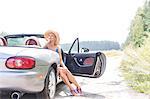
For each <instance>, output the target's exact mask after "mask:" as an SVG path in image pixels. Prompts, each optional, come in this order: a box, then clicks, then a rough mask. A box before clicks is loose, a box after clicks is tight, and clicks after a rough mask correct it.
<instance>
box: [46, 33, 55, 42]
mask: <svg viewBox="0 0 150 99" xmlns="http://www.w3.org/2000/svg"><path fill="white" fill-rule="evenodd" d="M47 40H48V41H49V42H56V36H55V35H54V34H53V33H50V34H49V35H48V36H47Z"/></svg>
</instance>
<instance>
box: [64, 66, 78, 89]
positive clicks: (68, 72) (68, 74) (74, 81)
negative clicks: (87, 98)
mask: <svg viewBox="0 0 150 99" xmlns="http://www.w3.org/2000/svg"><path fill="white" fill-rule="evenodd" d="M65 72H66V74H67V77H68V79H69V80H70V81H71V82H72V83H73V84H74V85H75V86H76V87H78V88H80V86H79V84H78V83H77V81H76V79H75V77H74V76H73V75H72V73H71V72H70V71H69V70H68V69H65Z"/></svg>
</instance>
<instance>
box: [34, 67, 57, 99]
mask: <svg viewBox="0 0 150 99" xmlns="http://www.w3.org/2000/svg"><path fill="white" fill-rule="evenodd" d="M55 92H56V75H55V70H54V68H52V67H51V68H50V70H49V73H48V75H47V77H46V80H45V87H44V89H43V91H42V92H40V93H38V94H37V99H54V96H55Z"/></svg>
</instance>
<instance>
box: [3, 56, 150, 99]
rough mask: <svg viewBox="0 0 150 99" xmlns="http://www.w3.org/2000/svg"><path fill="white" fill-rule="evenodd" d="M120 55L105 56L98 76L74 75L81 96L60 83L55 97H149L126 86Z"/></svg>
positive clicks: (30, 96) (28, 98)
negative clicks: (79, 87) (72, 93)
mask: <svg viewBox="0 0 150 99" xmlns="http://www.w3.org/2000/svg"><path fill="white" fill-rule="evenodd" d="M122 56H123V54H121V55H119V56H113V57H107V65H106V71H105V73H104V75H102V76H101V77H100V78H86V77H76V80H77V81H78V82H79V84H80V85H81V87H82V90H83V96H70V92H69V90H68V88H67V87H66V85H65V84H64V83H60V84H59V85H57V91H56V97H55V99H150V95H145V94H141V93H137V92H135V91H133V90H132V89H131V88H130V87H128V86H127V84H126V82H125V80H124V79H123V77H122V75H121V72H120V70H119V66H120V62H121V60H122ZM2 99H7V98H2ZM8 99H10V98H8ZM22 99H35V94H25V95H24V96H23V97H22Z"/></svg>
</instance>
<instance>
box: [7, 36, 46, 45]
mask: <svg viewBox="0 0 150 99" xmlns="http://www.w3.org/2000/svg"><path fill="white" fill-rule="evenodd" d="M27 38H28V37H17V38H7V43H8V46H25V40H26V39H27ZM38 40H39V42H40V45H41V47H43V46H44V45H45V44H46V40H45V39H44V38H38Z"/></svg>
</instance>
